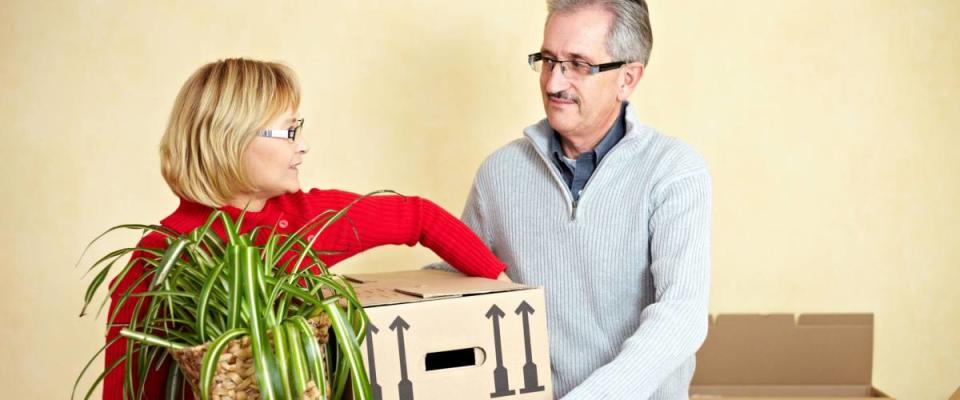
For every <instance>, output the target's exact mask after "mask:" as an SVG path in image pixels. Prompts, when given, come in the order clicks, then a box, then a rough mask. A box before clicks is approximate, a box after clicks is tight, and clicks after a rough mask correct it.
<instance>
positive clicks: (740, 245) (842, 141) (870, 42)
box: [0, 0, 960, 399]
mask: <svg viewBox="0 0 960 400" xmlns="http://www.w3.org/2000/svg"><path fill="white" fill-rule="evenodd" d="M154 3H156V4H154ZM162 3H163V5H157V4H159V3H158V2H120V1H113V2H110V1H83V2H80V1H22V0H6V1H3V2H0V85H2V86H0V87H2V89H0V135H2V143H3V144H2V146H0V160H2V161H0V184H2V187H3V190H4V193H5V196H4V198H3V200H2V207H0V221H2V223H0V239H2V240H0V254H2V255H3V260H4V264H5V266H4V268H3V271H4V275H5V276H4V277H3V279H2V280H0V282H2V283H0V301H2V304H3V305H2V306H0V307H2V308H0V309H2V314H0V318H2V328H0V343H2V345H0V360H3V364H2V367H0V381H2V387H3V388H4V389H2V391H3V392H4V395H3V396H2V397H4V398H64V397H65V396H67V394H68V392H69V390H70V389H69V387H70V386H71V385H72V383H73V379H74V377H75V376H76V374H77V372H78V370H79V368H80V367H81V366H82V365H83V362H84V361H85V360H86V358H87V357H88V356H89V355H90V354H91V353H92V352H93V351H95V350H96V348H97V346H98V344H99V343H100V337H101V336H100V335H101V334H102V325H101V324H102V322H100V320H97V319H95V318H84V319H78V318H77V312H78V311H79V308H80V307H79V306H80V304H81V297H82V295H83V290H84V287H85V284H86V282H87V281H84V280H82V279H81V275H82V273H81V271H80V270H77V269H73V263H74V261H75V260H76V257H77V256H78V255H79V254H80V251H81V250H82V248H83V245H84V244H85V243H86V242H87V241H88V240H90V239H91V238H93V237H94V236H95V235H96V234H97V233H99V231H101V230H103V229H104V228H106V227H109V226H112V225H115V224H119V223H123V222H155V221H157V220H159V219H160V218H161V217H163V216H165V215H166V214H167V213H169V212H170V211H172V209H173V207H174V206H175V205H176V200H175V198H174V197H173V196H172V195H171V194H170V193H169V191H168V190H167V188H166V186H165V185H164V183H163V181H162V179H161V178H160V176H159V173H158V161H157V152H156V144H157V142H158V140H159V137H160V135H161V132H162V130H163V127H164V122H165V118H166V115H167V113H168V111H169V107H170V105H171V103H172V101H173V97H174V95H175V93H176V91H177V90H178V88H179V85H180V84H181V83H182V82H183V81H184V80H185V79H186V77H187V76H188V75H189V74H190V73H191V72H192V71H193V70H194V69H196V68H197V67H199V66H200V65H201V64H202V63H205V62H208V61H211V60H214V59H217V58H221V57H230V56H247V57H254V58H261V59H271V60H282V61H285V62H287V63H288V64H289V65H291V66H292V67H293V68H295V69H296V70H297V71H299V73H300V76H301V79H302V83H303V87H304V89H305V99H304V103H303V108H302V110H301V111H302V114H303V116H304V117H305V118H306V120H307V124H306V129H307V130H306V135H308V138H309V140H310V141H311V144H312V146H313V151H312V153H311V154H310V157H309V158H308V162H307V164H305V165H304V167H303V172H302V178H303V181H304V184H305V185H306V186H310V187H326V188H329V187H336V188H343V189H348V190H353V191H359V192H365V191H369V190H374V189H380V188H391V189H396V190H398V191H401V192H404V193H415V194H420V195H423V196H426V197H428V198H431V199H434V200H435V201H437V202H438V203H440V204H441V205H443V206H445V207H446V208H448V209H450V210H451V211H453V212H454V213H457V214H458V213H459V211H460V209H461V207H462V204H463V201H464V199H465V198H466V194H467V190H468V188H469V185H470V182H471V179H472V175H473V172H474V170H475V168H476V167H477V165H479V163H480V162H481V160H482V159H483V158H484V157H485V156H486V155H487V154H489V153H490V152H492V151H493V150H494V149H496V148H497V147H499V146H501V145H502V144H504V143H506V142H508V141H510V140H512V139H514V138H517V137H520V130H521V128H522V127H524V126H526V125H527V124H529V123H531V122H533V121H535V120H537V119H539V118H541V116H542V110H541V107H540V103H539V101H540V100H539V97H538V96H539V95H538V94H537V81H536V76H535V75H534V74H533V73H532V72H530V71H529V70H528V69H527V67H526V66H525V65H524V62H525V55H526V54H528V53H529V52H532V51H534V50H536V49H537V48H538V47H539V44H540V33H541V26H542V22H543V18H544V15H545V12H544V7H543V5H542V1H539V0H524V1H513V0H510V1H507V0H503V1H499V0H498V1H474V2H467V1H449V0H430V1H427V0H423V1H376V2H374V1H362V2H361V1H357V2H352V1H349V2H348V1H288V2H284V3H282V4H278V5H275V6H271V7H269V8H261V7H263V6H262V5H261V3H262V2H254V1H231V2H228V1H220V2H207V3H206V4H196V2H188V1H167V2H162ZM653 3H654V4H653V5H652V7H653V8H652V14H653V24H654V31H655V33H656V45H655V47H654V51H653V57H652V63H651V65H650V68H649V70H648V73H647V76H646V77H645V79H644V80H643V81H642V82H641V84H640V86H639V88H638V90H637V92H636V94H635V95H634V96H633V99H632V100H633V101H634V102H635V104H637V105H638V106H639V110H640V115H641V118H642V119H644V120H646V121H649V122H650V123H651V124H652V125H654V126H656V127H658V128H660V129H661V130H662V131H664V132H667V133H669V134H671V135H674V136H678V137H681V138H683V139H684V140H686V141H687V142H689V143H691V144H692V145H693V146H694V147H696V148H697V149H698V150H699V151H700V152H702V153H703V154H704V155H705V157H706V159H707V160H708V161H709V162H710V164H711V167H712V171H713V176H714V179H715V187H714V191H715V205H714V210H715V220H714V222H715V227H714V239H715V247H714V269H713V271H714V282H713V296H712V306H711V308H712V310H713V311H714V312H873V313H875V314H876V321H877V331H876V361H875V365H876V367H875V372H874V380H875V382H876V384H877V385H878V386H879V387H880V388H882V389H885V390H887V391H889V392H890V393H891V394H893V395H895V396H898V397H900V398H902V399H935V398H944V397H946V396H947V395H949V393H951V392H953V390H954V389H955V388H956V387H957V385H960V333H958V332H960V290H958V288H960V284H958V282H960V235H958V234H957V232H956V231H955V230H956V229H957V228H960V211H958V210H960V207H958V206H957V204H960V184H958V182H960V157H957V156H956V149H957V148H958V146H960V135H958V132H957V128H958V127H960V74H958V73H957V71H958V70H960V69H958V68H960V67H958V65H960V25H957V24H956V21H960V2H956V1H953V0H940V1H935V0H924V1H909V2H908V1H902V0H900V1H884V0H845V1H826V0H822V1H806V0H803V1H801V0H789V1H787V0H783V1H768V0H738V1H724V2H716V1H693V0H689V1H653ZM145 4H146V5H145ZM133 241H135V236H134V235H127V236H123V235H120V236H117V237H115V238H113V239H112V240H109V241H107V242H105V246H103V247H102V248H101V250H102V249H105V248H107V247H111V246H120V245H122V244H131V243H132V242H133ZM433 259H434V257H433V256H432V255H431V254H430V253H429V252H427V251H424V250H422V249H408V248H397V249H382V250H377V251H373V252H371V253H369V254H366V255H364V256H362V257H358V258H355V259H353V260H350V261H349V262H347V263H345V264H344V265H343V266H342V270H351V271H352V270H388V269H404V268H413V267H416V266H418V265H421V264H423V263H425V262H428V261H431V260H433Z"/></svg>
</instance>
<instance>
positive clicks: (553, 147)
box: [550, 102, 627, 164]
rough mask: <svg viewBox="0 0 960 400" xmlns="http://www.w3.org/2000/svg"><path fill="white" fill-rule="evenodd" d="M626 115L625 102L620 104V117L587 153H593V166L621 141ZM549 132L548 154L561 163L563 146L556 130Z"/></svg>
mask: <svg viewBox="0 0 960 400" xmlns="http://www.w3.org/2000/svg"><path fill="white" fill-rule="evenodd" d="M626 115H627V102H622V103H620V115H619V116H617V119H616V121H614V123H613V126H611V127H610V129H609V130H607V133H605V134H604V135H603V139H600V143H597V145H596V147H594V148H593V150H591V151H589V152H588V153H594V157H593V161H594V164H599V163H600V160H601V159H603V156H605V155H607V153H608V152H610V149H612V148H613V146H615V145H616V144H617V142H619V141H620V139H623V136H624V135H625V134H626V133H627V122H626ZM551 131H552V133H553V135H551V136H550V154H552V155H553V157H554V159H556V160H557V161H559V162H563V146H562V145H561V143H560V134H559V133H557V131H556V130H553V129H551Z"/></svg>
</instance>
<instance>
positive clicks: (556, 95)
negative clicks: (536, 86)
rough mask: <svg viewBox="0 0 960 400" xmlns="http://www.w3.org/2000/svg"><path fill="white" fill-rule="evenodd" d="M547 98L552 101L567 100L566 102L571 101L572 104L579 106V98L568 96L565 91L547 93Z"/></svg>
mask: <svg viewBox="0 0 960 400" xmlns="http://www.w3.org/2000/svg"><path fill="white" fill-rule="evenodd" d="M547 96H549V97H550V98H552V99H557V100H568V101H572V102H574V103H577V104H580V98H579V97H577V96H576V95H573V94H570V93H569V92H567V91H566V90H561V91H559V92H547Z"/></svg>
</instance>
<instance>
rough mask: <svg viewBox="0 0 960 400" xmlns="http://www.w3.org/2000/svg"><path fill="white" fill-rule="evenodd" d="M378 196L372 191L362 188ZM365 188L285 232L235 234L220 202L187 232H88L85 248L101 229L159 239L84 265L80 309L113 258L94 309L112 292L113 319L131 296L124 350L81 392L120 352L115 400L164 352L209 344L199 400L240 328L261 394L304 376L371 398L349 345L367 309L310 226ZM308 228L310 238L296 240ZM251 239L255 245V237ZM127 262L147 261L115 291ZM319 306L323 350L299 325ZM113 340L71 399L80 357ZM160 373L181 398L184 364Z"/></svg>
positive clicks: (148, 228) (277, 391) (321, 223)
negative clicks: (324, 324)
mask: <svg viewBox="0 0 960 400" xmlns="http://www.w3.org/2000/svg"><path fill="white" fill-rule="evenodd" d="M377 193H381V192H374V193H371V194H377ZM368 196H369V195H368ZM365 197H367V196H363V197H361V198H359V199H357V200H355V201H354V202H353V203H350V204H349V205H347V206H346V207H344V208H343V209H341V210H328V211H326V212H324V213H322V214H320V215H318V216H317V217H315V218H314V219H313V220H311V221H310V222H309V223H307V224H306V225H304V226H303V227H302V228H300V229H299V230H297V231H296V232H294V233H292V234H282V233H279V232H277V229H276V228H277V227H276V226H274V227H272V228H270V227H264V226H260V227H256V228H253V229H252V230H250V231H249V232H241V231H240V225H241V223H242V220H243V216H244V214H243V213H241V214H240V216H239V217H238V219H237V220H236V221H234V220H232V219H231V218H230V216H229V215H228V214H226V213H224V212H222V211H219V210H218V211H214V212H212V213H211V214H210V217H209V218H208V219H207V221H206V223H204V224H203V225H201V226H200V227H198V228H196V229H194V230H193V231H190V232H188V233H186V234H179V233H177V232H174V231H172V230H171V229H169V228H166V227H163V226H160V225H136V224H129V225H119V226H115V227H113V228H110V229H108V230H107V231H106V232H104V233H103V234H101V235H100V236H98V237H97V238H95V239H94V240H93V241H92V242H91V243H90V245H88V246H87V249H86V250H84V253H86V252H87V250H89V248H90V246H91V245H93V244H94V243H95V242H97V241H98V240H99V239H101V238H102V237H104V236H105V235H107V234H108V233H110V232H113V231H117V230H124V229H133V230H137V231H142V232H143V233H144V234H147V233H156V234H159V235H162V236H163V238H164V240H165V242H166V244H167V247H166V249H153V248H145V247H130V248H122V249H118V250H115V251H112V252H109V253H108V254H106V255H105V256H103V257H102V258H100V259H98V260H97V261H96V262H95V263H94V264H93V265H92V266H90V268H89V269H88V270H87V273H88V274H89V273H92V272H95V274H94V278H93V280H92V282H91V283H90V285H89V286H88V288H87V291H86V295H85V296H84V302H83V310H82V311H81V313H80V315H81V316H83V315H85V314H86V311H87V309H88V308H89V307H90V306H91V304H92V303H93V300H94V297H95V296H94V295H95V293H96V292H97V289H98V288H100V287H102V286H104V282H106V278H107V276H108V275H109V274H110V272H111V270H112V269H114V267H115V266H117V267H118V268H119V266H121V265H122V268H120V269H119V272H117V274H116V279H115V280H114V281H113V283H112V284H110V285H107V286H108V287H109V295H107V296H106V297H105V298H104V299H103V301H102V302H101V303H100V305H99V310H98V312H97V315H98V316H99V315H100V312H102V310H103V308H104V306H105V305H106V303H107V300H108V299H109V298H110V297H111V296H110V295H112V294H118V297H117V300H116V301H117V302H118V304H117V306H116V307H114V309H115V311H114V312H113V313H111V315H109V318H108V323H107V326H108V327H110V326H115V325H114V324H115V323H116V322H115V319H116V318H117V315H118V312H117V310H120V309H121V306H122V305H124V304H125V303H130V304H133V307H134V311H133V315H134V316H135V317H134V318H132V320H131V321H130V322H129V323H126V324H121V325H122V326H123V328H122V330H121V335H122V336H123V337H125V338H127V339H128V340H127V346H126V352H125V354H124V356H123V357H121V358H120V359H119V360H117V361H116V362H114V363H113V364H112V365H109V366H107V367H106V368H105V370H104V371H103V373H101V374H100V375H99V376H98V377H97V378H96V380H95V382H94V383H93V384H92V385H91V387H90V388H89V390H88V391H87V392H86V395H85V396H84V397H83V398H84V399H89V398H90V397H91V395H92V393H93V391H94V389H95V388H96V386H97V385H99V384H100V383H101V382H102V381H103V379H104V377H105V376H106V375H107V374H108V373H110V372H111V371H112V370H114V369H116V368H118V366H119V365H120V364H121V363H123V362H124V361H131V362H126V363H124V365H125V368H124V399H138V398H142V392H143V389H144V384H145V382H146V376H147V374H149V373H151V371H155V370H156V369H157V368H158V367H159V366H160V364H161V363H163V362H165V361H167V358H168V357H170V354H169V352H170V351H177V350H183V349H187V348H190V347H193V346H198V345H202V344H208V348H207V351H206V353H205V355H204V356H203V359H202V363H201V369H200V379H199V396H200V398H201V399H203V400H207V399H208V398H209V397H210V391H211V384H212V382H213V379H214V374H215V372H216V366H217V361H218V360H219V359H220V356H221V353H222V352H223V351H224V348H225V347H226V344H227V343H228V342H229V341H231V340H234V339H238V338H240V337H243V336H247V337H249V339H250V345H251V348H252V355H253V359H254V366H255V373H256V374H255V375H256V381H257V384H258V386H259V390H260V395H261V398H263V399H265V400H266V399H294V398H297V399H299V398H301V397H302V396H303V393H304V392H305V391H306V390H307V389H306V388H307V386H308V384H309V382H311V381H312V382H314V383H315V384H316V386H317V388H318V389H319V391H320V398H323V399H328V398H331V399H339V398H341V397H342V396H343V395H344V394H345V393H344V392H345V390H346V389H345V388H346V387H347V382H348V380H349V381H350V385H349V387H350V388H351V389H350V391H351V394H352V395H353V398H355V399H369V398H372V396H371V389H370V385H369V382H368V380H367V376H366V370H365V369H364V366H363V360H362V358H361V354H360V350H359V348H360V343H361V342H362V341H363V338H364V335H365V332H366V331H367V329H366V326H367V324H368V319H367V316H366V314H365V313H364V311H363V309H362V307H361V305H360V303H359V301H358V300H357V297H356V293H355V292H354V291H353V288H352V287H351V286H350V284H349V283H348V282H347V281H346V280H344V279H342V278H341V277H339V276H336V275H332V274H330V272H329V271H328V269H327V267H326V265H325V264H324V263H323V261H321V259H320V258H319V255H320V254H322V253H321V252H318V251H316V250H314V248H313V245H314V242H315V241H316V239H317V237H319V236H320V235H319V233H320V232H322V231H323V230H324V229H325V228H326V227H328V226H330V224H332V223H333V222H335V221H337V220H338V219H339V218H341V217H342V216H343V215H344V214H345V213H346V211H347V210H348V209H349V208H350V207H351V206H352V205H353V204H355V203H356V201H360V200H362V199H363V198H365ZM216 223H220V224H222V227H223V231H224V232H225V238H221V237H220V236H218V235H217V234H216V233H215V232H214V231H213V229H212V227H213V226H214V224H216ZM268 229H269V231H268ZM308 233H313V235H312V236H309V237H310V239H309V240H305V238H306V237H308V236H307V235H308ZM355 233H356V232H355ZM263 237H265V239H263ZM224 239H225V240H224ZM254 240H257V242H258V243H262V244H261V245H255V244H254ZM128 254H134V255H135V256H133V257H131V259H130V260H129V261H127V262H126V263H125V264H124V263H123V262H121V260H122V259H123V258H124V256H126V255H128ZM82 259H83V255H81V260H82ZM79 263H80V262H79V261H78V264H79ZM137 263H141V264H142V265H143V266H144V267H145V268H144V269H145V273H143V274H142V275H141V276H139V277H137V278H136V280H135V282H134V283H133V284H132V285H130V287H128V288H123V289H121V288H119V287H118V286H119V284H120V282H122V281H123V280H124V277H125V276H126V275H127V274H128V273H130V271H131V269H132V268H133V267H134V266H135V265H136V264H137ZM144 282H149V285H148V289H147V291H145V292H139V293H138V292H135V291H134V288H135V287H137V286H138V285H140V284H142V283H144ZM121 290H122V292H121ZM321 314H326V316H327V317H328V319H329V321H330V327H331V330H332V332H333V335H331V336H332V337H333V340H330V341H329V342H328V343H327V344H326V346H325V347H324V348H322V347H321V346H320V345H319V343H318V341H317V340H316V338H315V333H314V330H313V329H312V328H311V326H310V325H309V324H308V320H310V319H311V318H315V317H318V316H320V315H321ZM116 340H117V339H116V338H114V339H113V341H111V342H109V343H107V344H106V345H104V346H103V347H101V348H100V350H99V351H98V352H97V353H96V354H95V355H94V356H93V357H92V358H91V359H90V361H89V362H87V364H86V365H85V366H84V368H83V369H82V371H81V372H80V375H79V376H78V377H77V380H76V382H75V383H74V387H73V396H71V398H73V397H74V396H76V392H77V386H78V385H79V383H80V381H81V379H82V378H83V377H84V375H85V374H86V372H87V370H88V369H89V368H90V365H91V364H92V363H93V362H94V360H95V359H96V358H97V356H99V355H100V354H101V353H103V352H104V351H105V350H106V348H107V347H109V346H110V345H111V344H112V343H113V342H115V341H116ZM169 371H170V372H169V375H168V377H167V396H168V397H167V398H169V399H174V398H180V393H182V391H183V390H184V386H185V385H186V384H187V383H186V382H185V381H186V380H185V379H184V375H183V371H182V370H181V368H177V367H174V366H171V367H170V369H169ZM327 383H329V384H330V388H329V389H328V387H327Z"/></svg>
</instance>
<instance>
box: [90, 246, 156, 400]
mask: <svg viewBox="0 0 960 400" xmlns="http://www.w3.org/2000/svg"><path fill="white" fill-rule="evenodd" d="M164 245H165V244H164V243H163V240H162V239H161V238H160V237H159V235H157V234H152V235H148V236H147V237H145V238H144V239H143V240H141V242H140V244H139V247H147V248H163V247H164ZM141 255H142V253H140V252H134V254H133V255H132V257H133V259H136V258H137V257H139V256H141ZM144 272H145V270H144V266H143V264H142V263H139V262H138V263H136V264H135V265H134V266H133V267H131V269H130V271H129V272H128V273H127V275H126V276H124V277H123V279H122V280H121V282H120V284H119V286H117V289H116V290H115V291H114V292H113V293H111V295H110V297H111V299H110V313H109V314H107V322H108V323H109V318H110V316H111V315H113V313H114V311H115V310H117V307H118V305H119V304H118V302H117V300H119V298H120V296H121V295H122V294H123V293H124V292H125V291H126V290H127V289H128V288H130V287H131V286H133V284H134V283H135V282H136V281H137V279H138V278H140V277H141V276H143V274H144ZM149 282H150V278H147V279H144V280H143V282H141V283H140V284H138V285H136V287H135V288H134V290H133V293H139V292H144V291H146V290H147V286H148V285H149ZM111 285H112V283H111ZM138 299H139V298H134V297H131V298H128V299H127V301H126V302H125V303H124V304H123V305H122V306H120V308H119V311H118V314H117V318H116V319H115V320H114V323H113V325H114V326H108V328H107V336H106V341H107V342H108V343H109V342H110V340H112V339H113V338H116V337H118V336H120V329H121V328H122V327H123V326H126V325H127V324H128V323H129V322H130V320H131V319H132V317H133V310H134V308H135V307H136V303H137V300H138ZM148 306H149V302H147V301H144V304H143V305H142V306H141V307H140V308H141V314H142V313H143V312H145V310H146V308H147V307H148ZM141 329H142V328H141ZM126 351H127V340H126V339H124V338H122V337H121V338H120V339H119V340H117V342H115V343H114V344H113V345H111V346H109V347H107V349H106V351H105V355H104V368H105V369H104V370H106V368H110V366H111V365H112V364H113V363H114V362H116V361H117V360H119V359H121V358H122V357H123V355H124V354H126ZM167 360H168V361H166V362H164V364H163V366H162V367H161V368H160V369H159V370H157V371H151V372H150V373H148V374H147V379H146V381H147V382H146V385H145V386H144V397H143V398H144V399H149V400H153V399H158V400H159V399H162V398H163V396H164V394H165V391H166V381H167V369H168V367H169V364H170V362H169V358H167ZM134 362H136V359H135V358H134ZM124 371H125V362H121V363H120V364H119V365H117V367H116V368H114V369H113V370H112V371H111V372H110V373H108V374H107V375H106V377H104V381H103V399H104V400H114V399H117V400H119V399H122V398H123V379H124ZM134 374H136V369H134ZM135 376H136V375H135Z"/></svg>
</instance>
